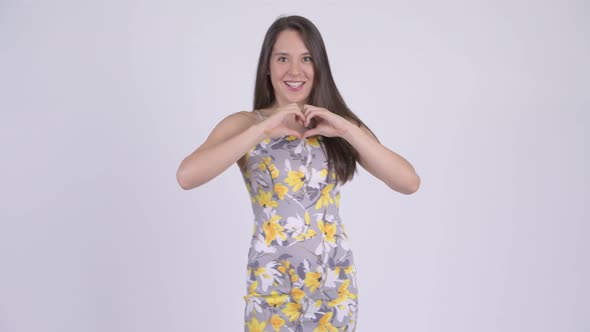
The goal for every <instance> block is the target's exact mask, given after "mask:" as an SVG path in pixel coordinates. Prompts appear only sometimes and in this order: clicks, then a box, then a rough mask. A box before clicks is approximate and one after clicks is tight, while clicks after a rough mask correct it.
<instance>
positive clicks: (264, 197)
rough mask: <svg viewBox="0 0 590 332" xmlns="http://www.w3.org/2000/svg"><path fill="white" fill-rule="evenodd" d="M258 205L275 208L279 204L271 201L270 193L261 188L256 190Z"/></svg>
mask: <svg viewBox="0 0 590 332" xmlns="http://www.w3.org/2000/svg"><path fill="white" fill-rule="evenodd" d="M256 199H257V200H258V204H260V205H261V206H263V207H277V206H279V203H277V201H273V200H272V191H269V192H265V191H264V190H262V188H258V195H257V196H256Z"/></svg>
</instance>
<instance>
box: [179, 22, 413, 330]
mask: <svg viewBox="0 0 590 332" xmlns="http://www.w3.org/2000/svg"><path fill="white" fill-rule="evenodd" d="M234 162H235V163H236V164H237V165H238V167H239V168H240V171H241V173H242V175H243V179H244V182H245V184H246V188H247V190H248V192H249V194H250V201H251V203H252V209H253V212H254V219H255V223H254V232H253V234H252V241H251V247H250V251H249V254H248V266H247V287H246V292H245V294H246V295H245V296H244V300H245V301H246V303H245V323H244V327H245V330H246V331H250V332H252V331H278V332H282V331H292V332H295V331H297V332H306V331H309V332H312V331H313V332H320V331H330V332H331V331H349V332H351V331H355V329H356V324H357V313H358V293H357V284H356V269H355V265H354V259H353V255H352V251H351V249H350V246H349V241H348V237H347V234H346V232H345V230H344V225H343V223H342V222H341V219H340V216H339V204H340V203H339V202H340V193H339V190H340V187H341V185H342V184H344V183H346V182H348V181H350V180H351V179H352V177H353V175H354V173H355V172H356V164H357V162H358V163H359V164H360V165H361V166H362V167H363V168H365V169H366V170H367V171H368V172H369V173H371V174H372V175H374V176H375V177H377V178H379V179H380V180H382V181H383V182H385V184H387V186H389V187H390V188H391V189H392V190H395V191H397V192H400V193H403V194H412V193H414V192H415V191H416V190H418V187H419V185H420V178H419V177H418V175H417V174H416V172H415V171H414V168H413V167H412V165H410V163H408V161H406V160H405V159H404V158H403V157H401V156H400V155H398V154H396V153H394V152H392V151H391V150H389V149H387V148H386V147H385V146H383V145H381V143H380V141H379V140H378V139H377V138H376V137H375V136H374V135H373V133H372V131H371V130H369V128H367V127H366V126H365V125H364V123H363V122H362V121H361V120H360V119H359V118H358V117H357V116H356V115H355V114H354V113H353V112H352V111H351V110H350V109H349V108H348V107H347V106H346V104H345V103H344V100H343V98H342V97H341V96H340V93H339V92H338V89H337V88H336V84H335V83H334V80H333V78H332V73H331V71H330V65H329V63H328V56H327V53H326V50H325V46H324V42H323V39H322V37H321V35H320V32H319V31H318V29H317V28H316V27H315V25H314V24H313V23H311V22H310V21H309V20H308V19H306V18H304V17H301V16H288V17H280V18H278V19H277V20H276V21H275V22H274V23H273V24H272V25H271V26H270V28H269V29H268V31H267V33H266V36H265V38H264V42H263V45H262V50H261V53H260V58H259V62H258V70H257V76H256V86H255V91H254V110H253V111H252V112H248V111H241V112H235V113H233V114H231V115H229V116H227V117H225V118H224V119H223V120H222V121H221V122H220V123H219V124H218V125H217V126H216V127H215V128H214V129H213V130H212V132H211V134H210V135H209V137H208V138H207V139H206V140H205V142H204V143H203V144H202V145H201V146H199V147H198V148H197V149H196V150H195V151H194V152H193V153H191V154H190V155H189V156H187V157H186V158H185V159H184V160H183V161H182V163H181V164H180V166H179V169H178V171H177V179H178V183H179V184H180V186H181V187H182V188H184V189H192V188H196V187H198V186H200V185H203V184H204V183H206V182H208V181H209V180H211V179H212V178H214V177H216V176H217V175H219V174H220V173H222V172H223V171H225V170H226V169H227V168H228V167H229V166H231V165H232V164H233V163H234Z"/></svg>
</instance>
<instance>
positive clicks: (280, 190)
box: [275, 183, 289, 199]
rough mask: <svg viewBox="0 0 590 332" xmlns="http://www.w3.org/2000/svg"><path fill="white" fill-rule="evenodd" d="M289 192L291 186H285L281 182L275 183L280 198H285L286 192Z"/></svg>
mask: <svg viewBox="0 0 590 332" xmlns="http://www.w3.org/2000/svg"><path fill="white" fill-rule="evenodd" d="M288 192H289V187H287V186H283V185H282V184H280V183H277V184H275V193H277V196H279V199H285V194H286V193H288Z"/></svg>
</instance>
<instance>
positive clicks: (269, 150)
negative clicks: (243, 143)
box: [241, 112, 358, 332]
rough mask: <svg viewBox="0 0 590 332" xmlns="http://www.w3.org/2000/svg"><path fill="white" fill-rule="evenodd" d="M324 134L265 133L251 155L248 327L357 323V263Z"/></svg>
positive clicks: (247, 171)
mask: <svg viewBox="0 0 590 332" xmlns="http://www.w3.org/2000/svg"><path fill="white" fill-rule="evenodd" d="M257 113H258V115H259V116H260V117H261V118H262V119H264V117H263V115H262V114H261V113H260V112H257ZM322 139H323V137H322V136H314V137H308V138H307V139H303V140H301V139H299V138H297V137H296V136H290V135H287V136H282V137H278V138H272V139H269V138H267V139H265V140H263V141H262V142H260V143H259V144H257V145H256V146H254V147H253V148H252V149H250V151H248V153H247V154H246V157H245V158H246V163H245V168H244V169H242V170H241V173H242V177H243V179H244V182H245V184H246V188H247V190H248V193H249V194H250V200H251V203H252V210H253V212H254V229H253V234H252V239H251V244H250V250H249V253H248V265H247V276H246V278H247V279H246V280H247V284H246V295H245V296H244V297H243V298H244V300H245V301H246V303H245V311H244V314H245V323H244V329H245V331H246V332H263V331H268V332H273V331H275V332H287V331H289V332H336V331H346V332H354V331H355V330H356V323H357V312H358V294H357V285H356V268H355V265H354V259H353V255H352V251H351V249H350V244H349V239H348V236H347V234H346V232H345V230H344V225H343V224H342V222H341V219H340V216H339V206H340V203H339V201H340V192H339V191H340V190H339V189H340V188H339V185H338V184H337V183H336V182H335V175H334V174H333V173H332V175H329V174H328V169H327V168H328V163H327V159H326V154H325V152H324V149H323V145H322Z"/></svg>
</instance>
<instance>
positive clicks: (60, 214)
mask: <svg viewBox="0 0 590 332" xmlns="http://www.w3.org/2000/svg"><path fill="white" fill-rule="evenodd" d="M283 14H299V15H303V16H305V17H307V18H309V19H310V20H311V21H312V22H314V23H315V24H316V26H317V27H318V28H319V30H320V31H321V33H322V36H323V38H324V41H325V44H326V47H327V51H328V56H329V60H330V64H331V66H332V71H333V74H334V77H335V80H336V84H337V86H338V88H339V90H340V92H341V93H342V95H343V96H344V99H345V101H346V102H347V104H348V105H349V107H350V108H351V109H352V110H353V111H354V112H355V113H356V114H357V115H358V116H359V117H361V119H363V120H364V121H365V122H366V123H367V125H368V126H369V127H370V128H371V129H372V130H373V131H374V132H375V133H376V134H377V136H378V137H379V139H380V140H381V142H382V143H383V144H384V145H385V146H387V147H388V148H390V149H391V150H393V151H395V152H397V153H399V154H401V155H402V156H404V157H405V158H407V159H408V160H409V161H410V162H411V163H412V165H413V166H414V167H415V169H416V171H417V172H418V174H419V175H420V176H421V179H422V185H421V188H420V190H419V191H418V192H416V193H415V194H413V195H409V196H406V195H403V194H400V193H397V192H395V191H392V190H390V189H389V188H388V187H387V186H386V185H385V184H384V183H383V182H381V181H379V180H378V179H376V178H374V177H373V176H371V175H370V174H369V173H367V172H366V171H365V170H364V169H362V168H361V169H359V172H358V174H357V175H356V177H355V178H354V180H353V181H352V182H351V183H348V184H346V185H345V186H344V187H343V188H342V200H341V217H342V221H343V222H344V224H345V225H346V228H347V232H348V233H349V236H350V238H351V244H352V248H353V251H354V255H355V261H356V265H357V269H358V286H359V304H360V308H359V323H358V330H357V332H373V331H405V332H432V331H436V332H439V331H440V332H473V331H477V332H492V331H494V332H495V331H498V332H500V331H501V332H517V331H518V332H521V331H535V332H545V331H547V332H549V331H559V332H563V331H567V332H583V331H590V285H589V283H588V281H589V280H590V244H589V243H588V240H589V238H590V225H589V220H590V213H589V212H590V211H589V207H588V203H590V202H589V197H590V179H589V175H588V170H589V169H590V159H589V157H590V156H589V151H590V149H589V146H588V145H589V144H588V142H589V141H590V134H589V133H588V130H589V128H590V127H589V126H590V114H589V112H590V93H589V91H590V65H589V59H590V23H589V22H590V20H588V17H590V5H589V4H588V2H587V1H558V0H552V1H544V0H541V1H532V0H529V1H527V0H511V1H508V0H500V1H467V0H464V1H459V0H451V1H435V0H422V1H420V0H419V1H412V2H401V1H383V2H375V1H362V2H360V1H359V2H349V3H347V2H343V1H296V2H279V1H235V2H228V1H216V2H213V1H208V2H199V1H176V0H173V1H59V0H58V1H32V0H31V1H26V0H23V1H16V0H0V146H1V149H0V153H1V156H2V159H1V163H0V174H1V175H0V176H1V182H0V206H1V209H0V331H2V332H106V331H108V332H131V331H142V332H156V331H158V332H160V331H166V332H188V331H222V332H225V331H228V332H232V331H243V310H244V302H243V299H242V296H243V295H244V294H245V292H246V280H245V277H246V273H245V269H246V263H247V252H248V247H249V234H250V233H251V230H252V223H253V219H252V217H253V214H252V210H251V206H250V202H249V197H248V193H247V191H246V187H245V184H244V183H243V180H242V178H241V175H240V173H239V170H238V168H237V167H236V166H235V165H232V166H231V167H230V168H228V169H227V171H225V172H224V173H222V174H221V175H220V176H218V177H216V178H215V179H213V180H211V181H210V182H208V183H206V184H205V185H203V186H202V187H199V188H197V189H194V190H191V191H184V190H182V189H181V188H180V187H179V185H178V184H177V183H176V177H175V173H176V170H177V167H178V165H179V163H180V161H181V160H182V159H183V158H184V157H185V156H187V155H188V154H189V153H191V152H192V151H193V150H194V149H195V148H196V147H197V146H198V145H199V144H201V143H202V142H203V141H204V140H205V138H206V137H207V135H208V134H209V132H210V131H211V129H212V128H213V127H214V126H215V125H216V124H217V123H218V122H219V121H221V119H223V118H224V117H225V116H227V115H229V114H231V113H233V112H237V111H240V110H251V107H252V98H253V88H254V87H253V85H254V74H255V70H256V64H257V61H258V55H259V52H260V47H261V44H262V40H263V37H264V34H265V33H266V30H267V28H268V27H269V26H270V24H271V23H272V22H273V21H274V19H276V18H277V17H278V16H279V15H283Z"/></svg>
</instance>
